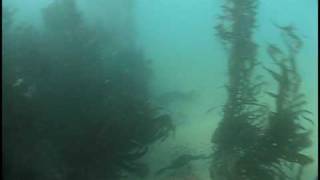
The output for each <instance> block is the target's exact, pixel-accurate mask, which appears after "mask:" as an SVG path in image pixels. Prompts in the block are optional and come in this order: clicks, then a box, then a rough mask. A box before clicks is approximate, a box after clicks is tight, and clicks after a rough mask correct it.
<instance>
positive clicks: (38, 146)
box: [2, 0, 173, 180]
mask: <svg viewBox="0 0 320 180" xmlns="http://www.w3.org/2000/svg"><path fill="white" fill-rule="evenodd" d="M75 2H76V1H74V0H63V1H61V0H56V1H54V2H53V3H52V4H50V5H49V6H48V7H47V8H45V9H44V10H43V20H44V27H45V30H44V31H38V30H36V29H34V28H32V27H31V26H24V25H21V24H15V23H14V21H13V20H14V18H13V17H14V13H11V11H7V12H8V13H7V14H6V15H5V17H4V18H5V20H6V24H4V26H5V28H6V31H5V32H4V41H3V44H4V49H3V50H4V54H3V57H4V61H3V65H4V66H3V87H4V88H3V90H4V93H3V101H2V103H3V117H4V121H3V124H4V127H3V130H4V136H3V140H4V154H3V156H4V178H5V179H8V180H11V179H26V180H29V179H30V180H36V179H41V180H46V179H59V180H61V179H66V180H67V179H68V180H69V179H78V180H81V179H85V180H87V179H91V180H95V179H110V180H115V179H119V178H120V177H122V176H124V175H126V174H127V173H133V174H136V175H138V176H140V177H142V176H145V175H146V174H147V173H148V167H147V165H146V164H143V163H142V162H139V161H138V160H139V158H140V157H142V156H143V155H144V154H145V153H146V152H147V151H148V145H150V144H151V143H153V142H156V141H157V140H163V139H164V138H166V137H167V136H168V134H169V133H170V131H171V130H173V126H172V124H171V120H170V118H169V117H168V116H167V115H158V112H157V109H156V108H154V107H153V106H152V105H151V104H150V103H149V102H148V99H149V91H148V82H149V79H148V77H150V73H151V72H150V69H149V66H148V62H147V60H146V58H145V57H144V56H143V54H142V53H141V52H139V51H138V50H137V49H136V48H135V47H128V46H127V47H119V46H117V45H115V44H116V42H113V41H112V40H111V38H110V37H111V36H112V34H110V33H107V32H108V31H104V30H101V29H97V28H92V27H90V26H88V25H87V24H86V22H85V21H84V20H83V19H82V16H81V13H80V11H79V10H78V9H77V6H76V3H75ZM6 10H7V9H6Z"/></svg>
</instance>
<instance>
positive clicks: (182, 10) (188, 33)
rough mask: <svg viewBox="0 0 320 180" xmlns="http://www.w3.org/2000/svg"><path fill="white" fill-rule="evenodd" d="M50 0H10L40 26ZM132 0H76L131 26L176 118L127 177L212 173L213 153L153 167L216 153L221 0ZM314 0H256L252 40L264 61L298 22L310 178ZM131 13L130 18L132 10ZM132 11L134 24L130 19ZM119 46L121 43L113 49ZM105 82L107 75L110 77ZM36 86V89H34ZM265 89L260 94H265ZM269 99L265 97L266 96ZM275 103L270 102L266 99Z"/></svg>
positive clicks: (223, 71)
mask: <svg viewBox="0 0 320 180" xmlns="http://www.w3.org/2000/svg"><path fill="white" fill-rule="evenodd" d="M52 1H53V0H51V1H49V0H43V1H37V0H28V1H25V0H5V1H4V2H3V3H4V4H8V6H11V7H16V8H17V14H16V18H17V22H18V23H20V22H26V23H31V24H33V25H35V26H36V27H37V28H39V29H41V28H43V22H42V19H41V8H43V7H46V6H47V5H48V4H50V2H52ZM128 2H129V1H127V0H122V1H119V0H90V1H86V0H79V1H77V3H78V5H79V9H80V10H81V12H82V13H83V17H84V20H85V21H87V22H88V23H89V24H91V25H97V24H98V25H100V26H103V27H108V28H109V29H108V32H113V33H114V39H113V40H114V41H119V42H120V43H119V44H126V39H125V37H126V36H122V33H128V29H129V28H130V30H129V32H130V33H129V34H131V33H132V34H134V35H133V36H134V37H135V44H136V46H137V47H139V48H140V49H141V51H142V52H143V54H144V56H145V57H146V58H147V59H150V64H151V69H152V76H150V77H151V78H150V89H151V97H150V99H151V101H152V102H154V103H155V104H156V105H158V106H159V107H160V108H162V110H163V109H164V110H163V111H164V112H166V113H169V115H171V117H172V118H173V121H174V124H175V125H176V129H175V132H174V133H172V135H170V136H169V137H168V138H167V139H166V140H165V141H163V142H156V143H154V144H152V145H150V147H149V149H148V152H147V153H146V154H145V155H144V156H143V157H142V158H141V159H140V161H141V162H145V163H146V164H147V165H148V167H149V170H150V171H149V173H148V175H147V176H145V177H136V176H134V175H130V176H129V177H127V178H125V179H130V180H134V179H144V180H162V179H163V180H164V179H176V180H178V179H190V180H191V179H192V180H210V176H209V170H208V168H209V166H210V163H211V162H210V160H201V161H192V162H189V163H188V164H187V165H185V166H182V167H180V168H178V169H177V170H176V172H169V173H167V174H163V175H161V176H154V173H155V172H156V171H157V170H159V169H161V168H163V167H165V166H166V165H168V164H169V163H170V162H171V161H172V159H175V158H176V157H178V156H179V155H181V154H185V153H190V154H210V153H212V148H213V147H212V143H211V137H212V134H213V132H214V131H215V129H216V128H217V124H218V122H219V121H220V120H221V119H222V117H223V109H222V107H223V105H224V104H225V102H226V100H227V97H226V88H225V85H226V83H227V81H228V77H227V75H228V74H227V64H228V63H227V60H228V54H227V51H226V50H225V49H224V47H223V45H222V44H221V43H220V41H219V40H218V39H217V37H216V36H215V30H214V28H213V27H214V26H215V25H216V23H217V16H218V15H220V14H221V11H222V10H221V8H220V6H221V5H222V1H219V0H187V1H182V0H135V1H132V3H133V4H134V5H132V9H130V11H131V12H127V10H128V9H127V8H126V7H125V5H127V3H128ZM317 3H318V1H316V0H310V1H299V0H281V1H279V0H268V1H259V5H258V10H257V12H258V13H257V28H256V30H255V35H254V37H255V42H256V43H257V44H258V47H259V49H258V60H259V61H260V62H262V63H263V64H264V65H266V66H272V65H273V62H272V61H271V60H270V58H269V57H268V55H267V52H266V48H267V44H268V43H281V37H280V35H279V30H278V29H277V28H275V26H274V25H273V24H274V23H277V24H293V25H295V27H296V29H297V31H298V33H299V35H301V37H302V40H303V41H304V46H303V48H302V50H301V53H300V54H299V57H298V59H299V60H298V61H297V64H298V70H299V73H300V74H301V77H302V88H301V89H302V91H303V92H304V93H306V95H307V98H306V99H307V101H308V105H307V109H308V110H310V111H311V112H312V113H313V115H312V119H314V122H315V123H314V125H310V128H311V129H312V141H313V144H312V146H311V148H309V149H307V150H305V154H307V155H309V156H310V157H312V158H314V162H313V163H312V164H310V165H308V166H306V167H305V169H304V171H303V178H302V179H304V180H309V179H310V180H313V179H314V177H315V176H316V174H317V169H318V121H317V120H318V111H317V109H318V101H317V99H318V94H317V92H318V78H317V75H318V69H317V65H318V50H317V49H318V34H317V32H318V19H317V17H318V16H317V12H318V8H317ZM128 14H130V16H131V17H130V18H127V16H128ZM128 19H130V24H128V22H127V21H128ZM112 53H113V54H117V52H116V51H112ZM257 74H259V75H263V79H264V80H265V81H266V82H267V86H265V89H264V90H266V91H267V90H274V89H275V88H276V83H273V82H272V81H271V77H270V76H269V75H268V74H267V73H266V72H265V71H264V70H263V69H262V68H260V67H258V69H257ZM106 82H109V81H108V80H107V81H106ZM33 93H37V92H36V91H35V92H33ZM264 98H265V97H264V96H262V99H264ZM266 100H268V99H267V98H266ZM267 103H270V104H271V102H267Z"/></svg>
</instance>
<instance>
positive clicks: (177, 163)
mask: <svg viewBox="0 0 320 180" xmlns="http://www.w3.org/2000/svg"><path fill="white" fill-rule="evenodd" d="M211 157H212V155H205V154H199V155H192V154H182V155H180V156H179V157H177V158H176V159H174V160H173V161H172V162H171V163H170V164H169V165H168V166H166V167H164V168H161V169H159V170H158V171H157V172H156V173H155V174H156V175H160V174H163V173H164V172H165V171H168V170H174V169H178V168H180V167H183V166H185V165H186V164H188V163H189V162H190V161H194V160H201V159H209V158H211Z"/></svg>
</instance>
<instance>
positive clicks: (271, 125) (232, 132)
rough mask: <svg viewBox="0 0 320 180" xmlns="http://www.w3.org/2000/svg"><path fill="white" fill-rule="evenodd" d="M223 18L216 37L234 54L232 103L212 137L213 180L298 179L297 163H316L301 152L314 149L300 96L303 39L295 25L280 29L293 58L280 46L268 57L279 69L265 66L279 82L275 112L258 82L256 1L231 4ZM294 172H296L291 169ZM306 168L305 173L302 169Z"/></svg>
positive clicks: (231, 62)
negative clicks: (298, 64) (298, 63)
mask: <svg viewBox="0 0 320 180" xmlns="http://www.w3.org/2000/svg"><path fill="white" fill-rule="evenodd" d="M222 8H223V10H224V13H225V14H224V15H223V16H220V19H221V20H222V21H221V23H220V24H218V25H217V26H216V29H217V32H218V33H217V34H218V36H219V37H220V38H221V39H222V41H223V42H224V43H225V45H226V46H227V48H228V50H229V53H230V55H229V64H228V70H229V71H228V73H229V82H228V85H227V95H228V100H227V103H226V104H225V106H224V117H223V119H222V121H221V122H220V124H219V126H218V128H217V130H216V131H215V133H214V134H213V137H212V143H213V144H214V154H213V161H212V164H211V167H210V174H211V178H212V179H217V180H242V179H250V180H278V179H283V180H284V179H299V178H300V176H301V171H299V172H298V173H297V174H296V175H295V174H294V172H295V171H294V170H295V169H294V168H295V166H294V165H295V164H297V165H299V166H300V167H303V166H304V165H306V164H309V163H311V162H312V159H311V158H309V157H307V156H305V155H303V154H302V153H301V151H302V150H304V149H305V148H307V147H309V146H310V145H311V141H310V139H309V135H310V131H309V130H307V128H306V127H305V126H303V121H304V120H308V121H310V119H309V118H308V117H306V116H305V114H307V113H309V111H307V110H305V109H303V105H304V104H305V103H306V101H305V100H304V99H303V93H300V92H299V90H300V89H299V86H300V81H301V80H300V77H299V75H298V73H297V67H296V63H295V58H296V54H297V53H298V52H299V50H300V48H301V47H302V41H301V39H300V38H299V37H298V36H297V35H296V34H295V32H294V29H293V28H292V27H291V26H285V27H281V26H278V27H279V28H280V29H281V30H282V33H283V37H285V43H286V45H287V48H288V55H285V53H284V52H282V51H281V50H280V49H279V48H278V47H277V46H276V45H273V44H272V45H270V46H269V48H268V53H269V55H270V57H271V59H273V61H274V62H275V63H276V64H277V66H278V67H279V68H280V72H276V71H274V70H271V69H269V68H265V69H266V70H267V71H268V72H270V74H271V75H272V77H273V78H274V79H275V80H276V82H278V91H277V92H276V93H271V92H268V93H267V94H269V95H271V96H272V97H273V98H274V100H275V110H274V111H272V110H271V109H272V108H271V107H268V106H266V105H264V104H262V103H261V102H259V101H258V99H257V95H258V94H259V92H260V90H259V88H261V86H263V83H262V82H254V81H253V78H252V77H253V73H254V68H255V66H256V65H257V60H256V51H257V50H256V49H257V45H256V44H255V43H254V42H253V40H252V35H253V30H254V28H255V15H256V8H257V1H256V0H228V1H226V3H225V4H224V5H223V6H222ZM290 170H292V171H290ZM300 170H301V169H300Z"/></svg>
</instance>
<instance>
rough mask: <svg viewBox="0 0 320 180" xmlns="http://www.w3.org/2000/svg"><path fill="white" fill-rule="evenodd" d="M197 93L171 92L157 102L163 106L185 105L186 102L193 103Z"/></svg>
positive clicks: (161, 96) (158, 98)
mask: <svg viewBox="0 0 320 180" xmlns="http://www.w3.org/2000/svg"><path fill="white" fill-rule="evenodd" d="M196 95H197V94H196V92H195V91H188V92H181V91H170V92H166V93H163V94H161V95H160V96H158V97H157V98H156V101H157V102H158V103H159V105H161V106H167V105H170V104H172V103H175V102H178V103H184V102H192V101H194V100H195V98H196Z"/></svg>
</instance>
